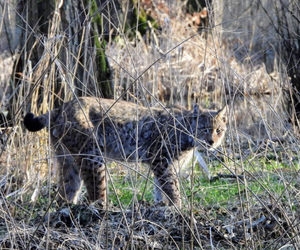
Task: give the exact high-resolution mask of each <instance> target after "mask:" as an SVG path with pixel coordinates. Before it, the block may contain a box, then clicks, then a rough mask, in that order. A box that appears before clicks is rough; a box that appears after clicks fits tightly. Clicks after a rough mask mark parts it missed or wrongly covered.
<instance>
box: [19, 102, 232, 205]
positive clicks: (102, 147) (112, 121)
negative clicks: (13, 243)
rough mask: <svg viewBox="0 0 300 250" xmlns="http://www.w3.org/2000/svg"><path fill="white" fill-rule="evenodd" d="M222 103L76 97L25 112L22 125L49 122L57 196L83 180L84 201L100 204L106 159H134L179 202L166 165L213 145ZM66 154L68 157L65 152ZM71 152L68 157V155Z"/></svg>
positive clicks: (221, 124) (71, 192)
mask: <svg viewBox="0 0 300 250" xmlns="http://www.w3.org/2000/svg"><path fill="white" fill-rule="evenodd" d="M226 123H227V116H226V108H225V107H224V108H223V109H221V110H220V111H218V112H214V111H210V112H201V111H200V110H199V107H198V106H197V105H195V106H194V110H193V111H188V110H185V109H176V108H173V109H170V110H168V109H164V108H154V107H152V108H146V107H142V106H138V105H136V104H133V103H130V102H126V101H117V102H115V101H114V100H109V99H100V98H94V97H81V98H78V99H75V100H73V101H70V102H67V103H65V104H63V105H62V106H61V107H59V108H57V109H54V110H52V111H49V112H48V113H46V114H43V115H40V116H38V117H34V115H33V114H32V113H27V114H26V116H25V118H24V125H25V127H26V128H27V129H28V130H29V131H32V132H35V131H39V130H41V129H43V128H44V127H49V128H50V134H51V135H50V138H51V144H52V147H53V149H54V150H55V154H56V156H57V158H58V160H59V163H60V187H61V189H60V196H61V197H62V199H64V200H67V201H68V202H74V201H75V199H76V195H77V192H78V191H79V189H80V187H81V184H80V183H81V180H83V183H84V185H85V186H86V189H87V192H88V198H89V201H90V202H95V201H97V202H98V204H100V205H102V206H104V205H105V204H106V171H107V170H106V164H105V163H106V161H107V160H116V161H127V162H130V161H134V162H136V161H139V162H143V163H146V164H148V165H150V169H151V170H152V172H153V173H154V178H155V183H156V184H157V190H156V191H157V192H156V201H158V202H159V201H160V200H161V199H162V194H164V195H166V197H167V198H168V202H169V205H176V206H179V207H180V206H181V197H180V190H179V181H178V179H177V175H176V171H175V170H174V166H173V165H172V163H173V161H174V160H176V159H178V157H179V156H180V155H181V153H182V152H184V151H186V150H190V149H192V148H194V147H200V146H202V147H206V148H208V149H213V148H216V147H217V146H219V144H220V143H221V142H222V140H223V138H224V135H225V131H226ZM68 155H69V157H68ZM70 156H72V157H70Z"/></svg>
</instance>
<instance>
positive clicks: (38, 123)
mask: <svg viewBox="0 0 300 250" xmlns="http://www.w3.org/2000/svg"><path fill="white" fill-rule="evenodd" d="M24 125H25V127H26V128H27V129H28V130H29V131H31V132H36V131H39V130H41V129H43V128H44V127H46V126H48V119H47V118H46V117H44V115H42V116H38V117H34V114H32V113H27V114H26V115H25V117H24Z"/></svg>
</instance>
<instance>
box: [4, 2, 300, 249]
mask: <svg viewBox="0 0 300 250" xmlns="http://www.w3.org/2000/svg"><path fill="white" fill-rule="evenodd" d="M4 4H7V2H4ZM141 7H143V8H144V10H145V11H146V13H148V14H151V16H153V17H155V19H156V20H158V24H159V27H160V28H159V29H156V28H155V27H154V26H153V25H152V24H151V23H150V22H148V28H147V31H146V32H145V34H141V33H139V32H138V31H137V28H133V29H135V30H130V31H126V32H125V33H124V32H123V31H122V30H121V29H114V32H116V30H117V33H118V34H117V35H116V36H115V37H114V39H112V38H113V37H111V39H110V40H109V41H108V43H107V45H106V48H105V53H106V57H107V59H108V61H109V65H110V67H111V70H112V72H113V74H112V79H111V80H112V82H113V83H114V94H113V95H114V98H115V99H118V98H122V99H126V100H128V101H132V102H137V103H139V104H141V105H145V106H146V105H151V106H161V105H163V106H172V105H174V104H175V105H182V106H185V107H186V108H189V109H191V108H192V105H193V103H194V102H197V103H199V104H200V105H201V106H202V107H203V108H215V109H217V108H220V107H221V106H223V104H225V103H227V104H228V105H229V108H230V111H229V112H230V113H229V114H230V118H231V119H230V123H229V130H228V134H227V137H226V138H227V139H226V142H225V143H224V145H223V146H222V148H221V149H219V150H218V152H217V153H206V152H203V158H204V160H205V161H206V162H207V165H209V167H210V170H211V172H212V175H213V177H215V178H212V180H211V182H205V181H203V180H202V179H201V175H202V173H201V171H197V169H196V168H195V166H194V167H193V168H192V170H191V171H190V175H189V176H188V177H186V178H183V180H182V182H184V181H186V180H185V179H187V178H189V179H190V181H191V182H188V183H189V184H186V185H184V184H183V187H184V188H185V189H183V190H182V191H183V197H184V208H183V209H182V210H178V209H176V208H173V207H166V206H164V204H153V199H152V198H150V199H147V197H146V198H145V196H144V197H143V196H138V195H139V194H140V193H139V192H140V191H141V190H142V189H143V188H144V187H143V186H139V185H140V182H141V181H140V178H141V176H142V174H143V171H144V168H143V167H142V168H141V167H139V166H137V165H138V163H136V164H134V165H135V166H132V165H129V164H124V165H121V164H117V165H116V166H114V167H112V168H111V170H110V175H111V177H110V181H111V183H112V185H113V187H112V188H111V190H112V191H111V194H109V196H113V195H114V196H116V197H119V198H120V197H121V193H122V191H123V192H125V186H124V185H123V184H124V183H125V182H129V183H130V185H131V186H130V190H131V191H132V193H134V196H133V197H130V199H131V200H130V201H129V202H127V205H124V204H122V203H121V202H120V201H119V200H118V199H119V198H117V199H116V200H114V201H113V202H111V203H110V206H109V208H108V209H107V210H101V209H99V208H98V207H94V206H93V205H91V206H88V204H87V202H86V201H85V198H84V197H85V196H84V193H83V197H82V198H81V202H80V204H79V205H73V206H71V207H70V206H67V205H65V206H64V207H59V206H58V205H57V203H56V199H55V197H56V195H57V187H56V185H55V183H56V181H55V178H56V177H55V172H56V169H55V168H56V164H55V159H53V158H52V154H51V149H50V148H49V146H48V135H47V131H43V132H41V133H38V134H30V133H28V132H25V130H24V129H23V126H22V123H21V119H22V116H23V114H25V112H26V111H28V109H29V107H30V109H31V111H33V112H35V113H43V112H45V111H46V110H48V109H50V108H52V107H53V106H54V105H55V102H62V101H66V100H69V99H72V98H73V97H74V96H75V95H77V94H78V92H80V93H81V94H83V95H98V94H99V92H100V91H97V86H99V85H97V84H94V82H96V73H95V72H94V70H95V67H93V61H94V60H96V59H99V58H98V57H97V56H95V54H96V49H94V48H92V43H91V42H90V41H89V40H88V39H85V36H88V34H89V32H88V31H87V29H86V28H87V27H88V25H87V23H88V22H90V20H89V19H88V18H86V19H85V22H83V23H81V24H85V25H83V26H79V25H78V26H76V25H74V23H72V20H71V19H70V20H69V23H70V26H72V25H73V26H72V28H73V29H74V33H76V38H75V36H74V37H73V40H71V41H70V40H67V36H63V35H61V34H63V33H64V32H66V30H63V29H62V27H61V26H60V25H58V24H59V23H60V22H61V19H60V18H59V17H60V16H59V13H60V12H59V9H56V11H57V12H56V14H57V16H51V18H50V22H51V23H52V26H51V30H50V31H51V32H50V33H49V34H48V36H47V37H46V36H44V37H42V38H41V36H37V35H38V33H37V32H36V31H34V30H31V29H29V28H28V27H27V28H28V32H27V33H26V34H27V37H25V38H26V39H29V37H30V38H32V37H35V38H36V40H35V43H34V46H33V47H32V50H30V48H29V49H28V46H27V47H26V50H24V51H22V53H23V54H22V56H24V55H25V56H26V57H27V58H28V60H27V61H26V62H27V63H26V64H25V65H23V69H22V71H17V72H14V70H15V71H16V70H17V69H16V68H13V67H11V70H9V69H7V71H6V70H5V69H6V67H8V65H11V66H12V62H11V60H12V59H9V58H8V57H7V55H2V57H1V59H2V60H1V67H0V68H1V69H2V71H3V73H2V74H1V78H0V79H1V81H2V83H1V84H2V85H1V88H2V89H3V91H1V93H0V95H1V98H2V99H1V102H0V105H1V106H0V111H1V113H5V114H6V112H8V111H9V113H10V115H11V117H7V120H8V121H9V123H6V122H7V121H5V122H2V121H1V124H4V126H2V127H3V128H2V129H1V157H0V211H1V212H0V246H1V247H0V248H1V249H2V248H3V249H280V248H282V249H283V248H285V249H297V246H298V245H299V244H300V243H299V241H300V238H299V216H298V214H299V177H298V176H299V175H298V172H299V146H298V145H299V143H298V134H297V131H296V129H295V128H293V127H292V126H291V124H290V123H289V119H290V116H289V113H288V112H287V110H288V108H287V106H288V104H287V103H286V98H285V97H286V93H288V92H289V91H293V90H292V89H291V88H290V85H289V84H290V83H289V77H288V76H287V74H286V72H285V70H284V65H282V64H280V63H279V62H278V61H279V59H278V58H277V57H274V58H273V62H272V63H274V65H275V66H274V67H273V69H272V70H271V71H270V69H269V67H267V66H269V65H267V66H265V64H264V62H263V61H259V60H256V57H255V56H253V57H252V56H251V54H250V53H249V54H248V57H243V56H241V54H242V52H241V50H243V49H244V48H245V47H247V46H245V44H244V43H245V41H242V40H240V39H233V38H232V37H230V40H229V39H226V33H225V35H224V34H223V36H222V34H221V33H220V30H219V29H215V28H214V23H213V22H212V20H210V21H209V22H208V21H207V22H208V23H207V25H208V26H207V27H208V29H207V30H206V31H205V32H202V33H199V24H198V21H199V20H198V19H197V20H196V21H195V17H199V16H200V13H198V12H195V13H194V14H190V15H186V14H185V9H184V6H183V3H182V2H180V1H172V3H169V2H166V1H161V0H159V1H146V0H144V1H141ZM5 8H7V7H5ZM56 8H58V6H56ZM85 10H86V11H87V10H88V8H86V9H85ZM2 11H3V10H2ZM209 14H210V13H209ZM200 17H201V16H200ZM1 18H2V20H4V19H5V15H2V16H1ZM68 18H71V17H70V16H69V17H68ZM77 18H78V19H79V17H77ZM105 18H106V19H105V20H107V19H108V18H107V17H105ZM201 18H203V16H202V17H201ZM201 18H200V21H201V20H202V19H201ZM78 19H76V18H75V20H74V22H75V23H76V24H78V23H79V22H78V23H77V21H79V20H78ZM5 20H6V19H5ZM25 22H27V24H29V21H28V20H27V21H26V20H25ZM56 24H57V25H56ZM114 25H115V24H114ZM75 26H76V27H75ZM112 26H113V25H112ZM0 27H1V26H0ZM74 27H75V28H74ZM30 28H33V27H30ZM76 29H78V30H76ZM0 31H1V30H0ZM81 32H82V33H81ZM226 32H228V31H226ZM132 33H133V34H134V36H133V37H132ZM79 34H80V35H79ZM34 35H35V36H34ZM77 35H78V36H77ZM78 37H79V38H80V39H77V38H78ZM26 39H25V40H26ZM68 39H72V36H71V38H70V37H68ZM75 40H76V41H75ZM77 40H78V41H77ZM76 42H77V44H76ZM74 44H75V45H74ZM35 46H37V47H38V48H39V50H40V54H41V58H38V60H37V63H36V65H32V60H33V58H31V55H32V54H31V53H33V49H35V48H36V47H35ZM264 46H265V45H262V47H261V48H264ZM82 51H83V53H82V54H80V53H81V52H82ZM79 52H80V53H79ZM19 55H20V54H17V55H14V58H15V57H16V56H19ZM62 55H64V57H63V59H62V57H61V56H62ZM81 56H82V58H81ZM268 60H269V61H270V59H268ZM8 62H9V63H8ZM82 62H85V63H86V64H83V63H82ZM257 62H259V63H257ZM77 74H80V77H79V78H78V77H77ZM8 76H12V78H11V81H12V83H15V82H18V85H17V86H16V85H14V84H9V85H8V84H7V85H5V84H3V80H2V79H5V81H7V79H8ZM75 83H76V84H75ZM8 86H9V87H8ZM57 89H59V91H58V92H57V91H56V90H57ZM57 93H58V94H57ZM54 100H55V101H54ZM8 126H9V127H8ZM133 168H134V169H135V171H130V170H132V169H133ZM216 169H218V170H216ZM220 179H223V180H225V182H224V183H225V184H220V185H219V184H218V185H217V186H214V182H216V181H218V180H220ZM269 179H270V180H269ZM266 180H268V182H267V181H266ZM207 183H208V184H207ZM277 184H278V185H280V188H277ZM142 185H143V184H142ZM148 185H151V181H149V183H148ZM210 185H211V186H210ZM231 185H236V186H237V189H236V190H235V191H234V194H233V196H228V197H231V198H227V202H226V203H224V202H223V203H222V202H220V203H219V202H217V201H216V202H214V203H213V204H209V202H207V201H206V200H204V197H205V196H206V195H211V197H212V199H214V198H213V197H214V196H213V193H214V190H216V189H222V190H224V193H227V191H228V190H229V189H230V188H231ZM117 189H118V190H117ZM126 189H128V190H129V188H127V187H126ZM120 190H121V191H120ZM228 193H229V191H228ZM141 197H142V198H141ZM225 198H226V197H225Z"/></svg>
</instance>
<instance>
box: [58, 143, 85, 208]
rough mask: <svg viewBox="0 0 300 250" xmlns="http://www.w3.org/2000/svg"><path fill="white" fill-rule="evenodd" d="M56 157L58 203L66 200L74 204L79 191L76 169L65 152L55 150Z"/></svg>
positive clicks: (77, 171)
mask: <svg viewBox="0 0 300 250" xmlns="http://www.w3.org/2000/svg"><path fill="white" fill-rule="evenodd" d="M56 155H57V161H58V163H59V164H58V165H59V166H58V167H59V187H60V189H59V202H62V201H63V200H66V201H68V202H71V203H74V204H76V203H77V200H78V196H79V195H78V194H79V192H80V189H81V180H80V177H79V170H78V167H77V166H76V164H75V161H74V158H73V157H72V156H71V155H69V152H67V151H66V150H63V149H62V148H60V149H56Z"/></svg>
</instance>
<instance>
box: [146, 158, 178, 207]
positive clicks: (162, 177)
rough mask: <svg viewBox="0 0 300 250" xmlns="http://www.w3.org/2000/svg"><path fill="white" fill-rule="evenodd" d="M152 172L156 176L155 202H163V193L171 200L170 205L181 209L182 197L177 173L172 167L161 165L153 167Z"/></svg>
mask: <svg viewBox="0 0 300 250" xmlns="http://www.w3.org/2000/svg"><path fill="white" fill-rule="evenodd" d="M152 171H153V173H154V176H155V185H156V186H155V200H156V201H161V200H162V192H161V190H162V191H163V192H164V193H165V194H166V196H167V198H168V199H169V205H170V206H171V205H175V206H178V207H181V197H180V191H179V183H178V178H177V176H176V173H175V171H174V168H173V166H172V165H168V164H166V163H165V164H163V163H159V164H157V165H156V166H152Z"/></svg>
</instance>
